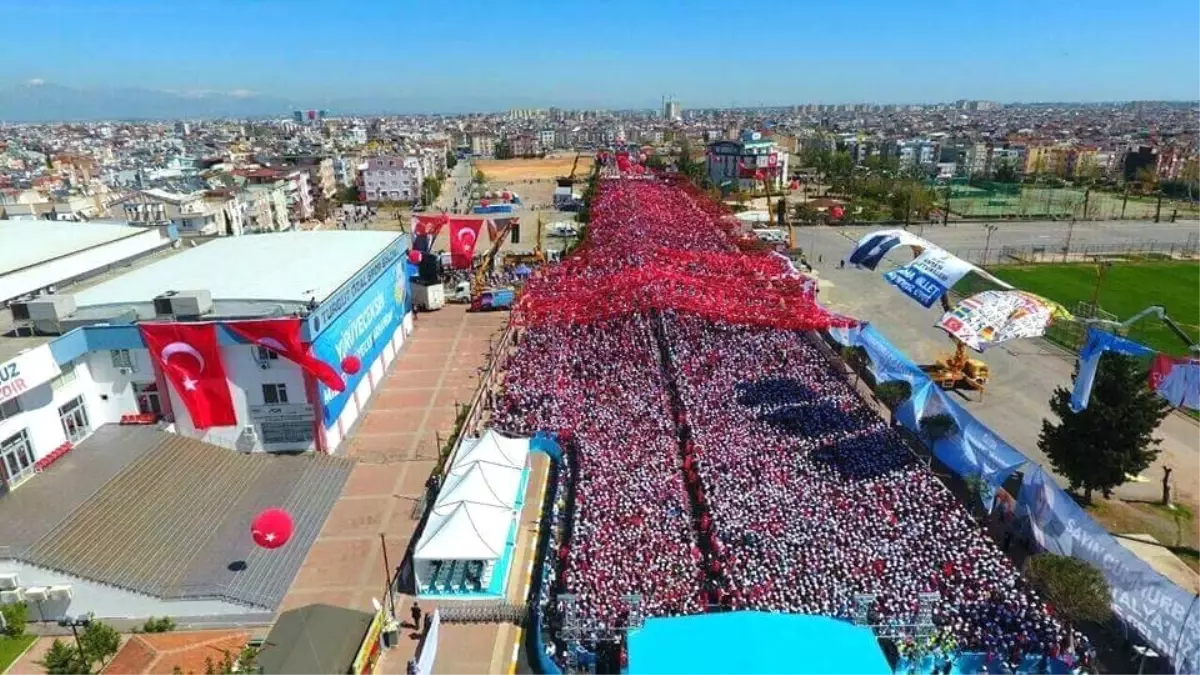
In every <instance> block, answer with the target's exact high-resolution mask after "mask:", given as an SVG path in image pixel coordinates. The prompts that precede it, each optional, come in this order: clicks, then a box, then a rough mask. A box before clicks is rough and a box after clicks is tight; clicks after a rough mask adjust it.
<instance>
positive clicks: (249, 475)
mask: <svg viewBox="0 0 1200 675" xmlns="http://www.w3.org/2000/svg"><path fill="white" fill-rule="evenodd" d="M352 466H353V465H352V464H351V463H350V462H348V461H347V460H344V459H339V458H335V457H329V456H325V455H270V454H266V453H255V454H249V455H247V454H243V453H240V452H235V451H233V450H227V449H225V448H219V447H217V446H214V445H209V444H207V443H204V442H202V441H198V440H195V439H192V438H186V437H184V436H178V435H175V434H171V433H167V432H163V431H159V430H157V429H151V428H146V427H122V426H116V425H105V426H103V427H100V428H99V429H97V430H96V432H95V433H94V434H93V435H92V436H91V437H90V438H88V439H87V440H85V441H84V442H83V443H81V444H80V445H79V447H78V448H76V449H75V450H73V451H72V452H70V453H68V454H67V455H66V456H65V457H64V458H63V459H61V460H59V461H58V462H57V463H55V464H54V465H53V466H51V467H50V468H49V469H48V470H47V471H45V472H43V473H42V474H40V475H38V476H37V477H36V478H33V479H31V480H30V482H29V483H28V484H26V485H23V486H21V487H20V488H18V489H16V490H13V491H12V492H10V493H9V494H6V495H4V496H2V497H0V524H2V525H0V527H3V528H5V529H4V530H2V531H0V541H5V542H6V543H8V542H10V541H11V542H12V548H11V550H9V551H8V552H7V553H8V556H10V557H12V558H15V559H17V560H21V561H24V562H27V563H29V564H32V565H37V566H39V567H45V568H48V569H52V570H58V571H60V572H63V573H65V574H69V575H72V576H75V577H79V578H81V579H89V580H92V581H97V582H101V583H106V584H111V585H114V586H118V587H121V588H125V589H128V590H131V591H135V592H139V593H144V594H147V595H151V596H155V597H159V598H165V599H215V600H224V601H227V602H233V603H238V604H242V605H246V606H249V607H255V608H262V609H267V610H274V609H275V608H276V606H277V605H278V604H279V602H280V601H281V600H282V599H283V596H284V594H285V593H286V592H287V589H288V587H289V586H290V585H291V582H292V579H293V578H294V577H295V575H296V572H297V571H298V570H299V569H300V565H301V564H302V563H303V562H304V558H305V556H306V555H307V554H308V549H309V548H310V547H311V546H312V543H313V541H315V540H316V537H317V534H318V533H319V531H320V529H321V526H322V524H323V523H324V522H325V518H326V516H327V515H328V514H329V510H330V509H331V508H332V507H333V504H334V502H335V501H336V500H337V498H338V495H339V494H340V493H341V490H342V486H343V485H344V484H345V482H346V479H347V477H348V476H349V474H350V469H351V468H352ZM198 477H203V480H197V478H198ZM270 506H279V507H282V508H283V509H285V510H287V511H288V512H290V513H291V514H292V518H293V520H294V523H295V529H294V532H293V535H292V539H291V541H289V542H288V544H287V545H286V546H284V547H282V548H280V549H276V550H273V551H267V550H265V549H261V548H258V547H257V546H255V544H254V542H253V541H252V540H251V538H250V533H249V528H250V521H251V520H252V519H253V518H254V515H255V514H257V513H259V512H260V511H262V510H263V509H265V508H267V507H270Z"/></svg>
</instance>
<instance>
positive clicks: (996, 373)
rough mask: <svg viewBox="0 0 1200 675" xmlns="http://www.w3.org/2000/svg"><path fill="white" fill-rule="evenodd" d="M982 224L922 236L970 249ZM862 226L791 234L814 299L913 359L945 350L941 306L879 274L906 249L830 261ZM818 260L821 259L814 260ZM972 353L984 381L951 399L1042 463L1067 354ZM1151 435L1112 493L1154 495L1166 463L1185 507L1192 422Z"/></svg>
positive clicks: (1195, 459) (1032, 232)
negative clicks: (1137, 477)
mask: <svg viewBox="0 0 1200 675" xmlns="http://www.w3.org/2000/svg"><path fill="white" fill-rule="evenodd" d="M1048 225H1062V224H1058V223H1051V224H1048ZM1138 225H1146V224H1143V223H1139V224H1138ZM1149 225H1154V224H1153V223H1150V224H1149ZM1004 227H1008V225H1007V224H1006V225H1005V226H1004ZM1077 227H1078V226H1077ZM1196 227H1197V225H1196V223H1194V222H1193V223H1191V224H1190V225H1185V224H1175V225H1166V224H1160V225H1157V226H1154V230H1153V231H1154V232H1156V233H1157V236H1160V237H1164V238H1165V237H1175V238H1180V237H1182V240H1183V241H1186V238H1187V236H1188V234H1189V233H1195V231H1196ZM1189 228H1190V229H1189ZM982 229H983V228H982V227H979V226H976V227H975V228H970V227H969V226H966V225H953V224H952V225H951V226H950V227H948V228H942V227H940V226H938V227H937V228H936V230H937V231H934V228H927V229H926V236H927V238H929V239H931V240H932V241H934V242H936V243H938V244H941V245H946V246H950V247H951V248H953V244H952V243H950V242H954V241H958V242H963V245H964V246H968V247H972V242H976V241H982V236H986V233H983V235H981V234H980V232H979V230H982ZM868 231H869V230H868V229H867V228H844V229H842V228H828V227H814V228H805V229H803V230H801V231H800V234H798V235H797V239H796V243H797V245H798V246H801V247H803V248H804V249H805V250H806V252H808V254H809V260H810V262H813V263H814V265H815V268H816V271H817V273H818V274H819V275H820V278H821V300H822V302H824V303H826V304H828V305H830V306H831V307H833V308H834V309H837V310H838V311H841V312H843V313H846V314H849V315H851V316H854V317H856V318H859V319H863V320H866V321H870V322H871V323H872V324H873V325H874V326H875V327H876V328H877V329H879V330H880V331H881V332H882V333H883V334H884V335H885V336H886V337H887V338H888V340H890V341H891V342H892V343H893V344H894V345H896V346H897V347H898V348H899V349H901V350H903V351H904V352H906V353H907V354H908V355H909V357H910V358H911V359H913V360H914V361H915V362H917V363H919V364H923V363H930V362H932V361H933V360H934V358H936V357H938V356H941V355H945V354H947V353H949V352H950V351H951V342H950V340H949V338H948V337H947V335H946V334H945V333H944V332H943V331H942V330H940V329H938V328H935V327H933V324H934V322H935V321H936V320H937V319H938V318H940V311H941V310H940V309H939V308H936V307H935V308H934V309H929V310H926V309H924V308H922V307H921V306H920V305H918V304H917V303H915V302H913V301H911V300H909V299H908V298H906V297H905V296H904V295H903V294H901V293H899V292H898V291H897V290H896V289H894V288H893V287H891V286H890V285H888V284H887V283H886V282H885V281H884V280H883V278H882V275H883V273H884V272H886V271H887V269H889V268H890V266H891V265H895V264H903V263H904V262H907V261H908V260H911V259H912V257H911V256H912V254H911V252H907V251H900V250H899V249H896V250H894V251H893V252H892V254H891V255H890V256H889V257H888V258H887V259H886V260H885V262H884V264H883V265H881V266H880V268H879V269H878V270H876V271H874V272H871V271H867V270H855V269H851V268H846V269H844V270H841V269H838V267H837V261H838V260H840V259H841V258H843V257H845V256H847V255H849V253H850V251H851V250H852V248H853V241H854V240H856V239H858V238H859V237H861V236H863V235H865V234H866V233H867V232H868ZM1133 231H1135V230H1134V226H1132V225H1127V224H1109V223H1105V224H1103V225H1102V226H1095V225H1093V226H1092V227H1090V228H1089V229H1088V232H1089V236H1090V237H1092V240H1093V241H1095V242H1096V243H1115V242H1119V241H1121V240H1122V238H1123V237H1128V236H1130V234H1129V233H1130V232H1133ZM997 234H999V232H998V233H997ZM1060 234H1061V233H1059V232H1056V231H1054V230H1053V229H1052V228H1048V229H1047V230H1044V231H1043V232H1042V233H1041V234H1038V230H1037V228H1036V227H1035V226H1034V224H1023V226H1022V228H1021V231H1014V232H1012V233H1008V235H1007V236H1009V237H1010V238H1011V241H1013V242H1023V241H1027V240H1028V238H1029V237H1031V236H1032V237H1039V236H1049V237H1054V236H1058V235H1060ZM994 236H995V235H994ZM993 242H995V239H993ZM1013 245H1019V244H1016V243H1014V244H1013ZM818 259H821V260H823V262H817V261H818ZM978 358H982V359H983V360H984V361H986V362H987V363H988V365H989V366H990V368H991V382H990V383H989V385H988V388H987V391H986V393H985V394H984V395H983V396H982V399H981V398H980V395H979V394H978V393H975V392H971V393H970V394H969V395H968V396H969V398H970V400H967V399H966V398H965V397H963V398H960V399H959V400H960V402H961V403H962V404H963V405H964V406H965V407H966V408H967V409H968V410H969V411H971V413H972V414H974V415H975V416H976V417H978V418H979V419H980V420H981V421H982V422H984V423H985V424H987V425H988V426H989V427H991V428H992V429H994V430H995V431H996V432H997V433H999V434H1000V435H1001V436H1002V437H1003V438H1004V439H1005V440H1006V441H1008V442H1009V443H1010V444H1011V445H1013V446H1014V447H1015V448H1017V449H1018V450H1020V451H1021V452H1023V453H1024V454H1025V455H1026V456H1027V457H1029V458H1030V459H1032V460H1034V461H1036V462H1039V463H1041V464H1043V466H1046V467H1047V468H1049V463H1048V462H1047V461H1046V457H1045V455H1044V454H1043V453H1042V452H1041V450H1039V449H1038V446H1037V439H1038V433H1039V432H1040V430H1041V422H1042V420H1043V419H1046V418H1050V417H1051V413H1050V407H1049V400H1050V395H1051V393H1052V392H1053V391H1054V389H1055V388H1056V387H1060V386H1061V387H1068V388H1069V387H1070V386H1071V372H1072V368H1073V365H1074V360H1073V358H1072V355H1070V354H1068V353H1066V352H1065V351H1064V350H1061V349H1059V348H1058V347H1055V346H1053V345H1050V344H1049V343H1046V342H1044V341H1042V340H1036V339H1035V340H1020V341H1015V342H1010V343H1008V344H1005V345H1003V346H1001V347H997V348H995V349H992V350H989V351H988V352H987V353H986V354H984V355H982V356H979V357H978ZM1158 436H1159V437H1160V438H1162V440H1163V443H1162V446H1161V447H1162V453H1161V455H1160V456H1159V459H1158V461H1156V462H1155V463H1154V465H1153V466H1152V467H1151V468H1150V469H1148V470H1147V471H1146V472H1144V474H1143V476H1144V478H1145V480H1144V481H1143V482H1131V483H1127V484H1126V485H1124V486H1122V487H1121V488H1119V489H1118V490H1117V491H1116V494H1117V496H1119V497H1122V498H1131V499H1151V500H1156V499H1157V498H1158V496H1159V494H1160V480H1161V477H1162V468H1161V467H1162V466H1163V465H1167V466H1170V467H1172V468H1173V469H1175V472H1174V474H1173V480H1174V481H1175V489H1176V493H1177V496H1178V498H1179V500H1180V501H1183V502H1184V503H1187V504H1189V505H1191V506H1192V508H1193V510H1195V509H1197V508H1200V500H1198V497H1200V427H1198V426H1197V424H1196V422H1195V421H1193V420H1192V419H1190V418H1188V417H1185V416H1183V415H1181V414H1171V415H1169V416H1168V417H1167V418H1166V419H1165V420H1164V421H1163V423H1162V424H1161V425H1160V427H1159V429H1158ZM1060 482H1062V481H1061V480H1060Z"/></svg>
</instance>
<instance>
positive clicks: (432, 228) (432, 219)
mask: <svg viewBox="0 0 1200 675" xmlns="http://www.w3.org/2000/svg"><path fill="white" fill-rule="evenodd" d="M449 219H450V217H449V216H447V215H446V214H444V213H439V214H437V215H428V216H413V234H415V235H422V234H428V235H430V236H432V237H433V238H434V239H437V236H438V233H439V232H441V231H442V226H443V225H445V224H446V222H447V221H448V220H449Z"/></svg>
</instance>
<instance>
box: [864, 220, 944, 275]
mask: <svg viewBox="0 0 1200 675" xmlns="http://www.w3.org/2000/svg"><path fill="white" fill-rule="evenodd" d="M897 246H908V247H909V248H911V249H912V250H913V255H914V256H918V255H920V254H921V252H922V251H924V250H925V249H926V248H929V247H932V246H933V244H930V243H929V242H927V241H925V240H924V239H922V238H920V237H918V236H917V235H915V234H909V233H908V232H907V231H906V230H879V231H878V232H872V233H871V234H868V235H866V236H865V237H863V238H862V239H859V240H858V243H857V244H855V245H854V250H853V251H851V252H850V257H849V258H847V259H846V262H847V263H849V264H851V265H853V266H855V267H865V268H867V269H869V270H873V269H875V268H876V267H878V266H879V262H880V261H881V260H883V257H884V256H886V255H887V254H888V252H889V251H891V250H892V249H893V248H896V247H897Z"/></svg>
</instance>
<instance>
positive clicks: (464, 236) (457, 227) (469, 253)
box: [450, 218, 483, 270]
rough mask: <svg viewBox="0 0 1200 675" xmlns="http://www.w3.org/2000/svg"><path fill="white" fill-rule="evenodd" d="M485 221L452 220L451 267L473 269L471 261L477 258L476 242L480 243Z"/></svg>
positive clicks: (469, 219)
mask: <svg viewBox="0 0 1200 675" xmlns="http://www.w3.org/2000/svg"><path fill="white" fill-rule="evenodd" d="M482 228H483V221H482V220H480V219H478V218H451V219H450V266H451V267H453V268H454V269H459V270H469V269H471V260H472V259H474V257H475V242H477V241H479V231H480V230H481V229H482Z"/></svg>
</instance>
